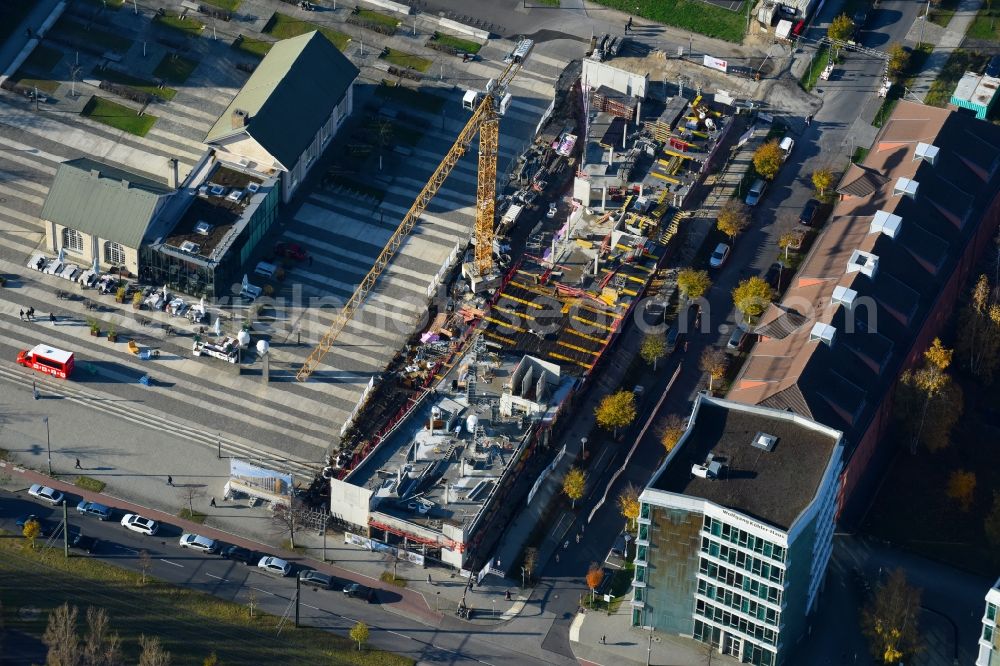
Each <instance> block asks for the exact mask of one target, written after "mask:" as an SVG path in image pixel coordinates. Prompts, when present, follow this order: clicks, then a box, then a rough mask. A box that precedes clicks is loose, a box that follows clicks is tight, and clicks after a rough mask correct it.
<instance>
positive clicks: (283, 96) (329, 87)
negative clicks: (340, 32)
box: [205, 30, 360, 169]
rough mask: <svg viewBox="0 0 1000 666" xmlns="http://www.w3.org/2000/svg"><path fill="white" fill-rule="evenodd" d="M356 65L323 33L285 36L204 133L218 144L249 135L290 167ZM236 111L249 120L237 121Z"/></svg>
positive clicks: (355, 71)
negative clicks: (222, 140) (234, 116)
mask: <svg viewBox="0 0 1000 666" xmlns="http://www.w3.org/2000/svg"><path fill="white" fill-rule="evenodd" d="M359 73H360V72H359V71H358V68H357V67H355V66H354V64H353V63H351V61H350V60H348V59H347V58H346V57H345V56H344V54H343V53H341V52H340V51H339V50H337V47H336V46H334V45H333V43H332V42H330V40H329V39H327V38H326V37H325V36H324V35H323V34H321V33H319V32H316V31H315V30H314V31H313V32H307V33H306V34H304V35H299V36H298V37H293V38H291V39H283V40H281V41H280V42H278V43H276V44H275V45H274V46H273V47H272V48H271V50H270V51H269V52H268V53H267V55H266V56H264V59H263V60H262V61H261V63H260V64H259V65H258V66H257V69H256V70H254V73H253V74H252V75H251V76H250V78H249V80H247V82H246V83H245V84H244V85H243V87H242V88H241V89H240V91H239V92H238V93H237V94H236V97H234V98H233V101H232V103H230V105H229V107H228V108H227V109H226V111H225V113H223V114H222V115H221V116H220V117H219V119H218V120H217V121H215V124H214V125H213V126H212V128H211V129H210V130H209V131H208V135H207V136H206V137H205V143H209V144H211V143H215V142H217V141H219V140H221V139H225V138H227V137H230V136H234V135H237V134H248V135H249V136H251V137H253V139H254V140H255V141H256V142H257V143H259V144H260V145H261V146H262V147H263V148H264V150H266V151H267V152H268V153H270V154H271V155H272V156H273V157H274V158H275V159H277V160H278V161H279V162H280V163H281V164H282V165H283V166H284V167H286V168H288V169H291V168H292V167H293V166H295V162H296V161H297V160H298V159H299V156H300V155H301V154H302V153H303V151H305V149H306V148H308V147H309V144H311V143H312V142H313V139H314V138H315V136H316V132H318V131H319V128H320V127H322V126H323V124H324V123H325V122H326V121H327V119H329V117H330V114H331V113H333V110H334V109H335V108H336V106H337V105H338V104H339V103H340V101H341V100H342V99H344V95H346V94H347V90H348V89H349V88H350V87H351V84H352V83H353V82H354V79H356V78H357V77H358V74H359ZM236 111H241V112H245V114H246V121H245V123H244V122H239V123H237V122H234V121H233V114H234V112H236Z"/></svg>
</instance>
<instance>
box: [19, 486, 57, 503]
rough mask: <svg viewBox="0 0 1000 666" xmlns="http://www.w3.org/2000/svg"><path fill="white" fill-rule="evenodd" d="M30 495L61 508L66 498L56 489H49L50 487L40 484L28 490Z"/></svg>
mask: <svg viewBox="0 0 1000 666" xmlns="http://www.w3.org/2000/svg"><path fill="white" fill-rule="evenodd" d="M28 494H29V495H31V496H32V497H34V498H35V499H40V500H42V501H43V502H48V503H49V504H51V505H53V506H59V505H60V504H62V503H63V498H64V496H63V494H62V493H61V492H59V491H58V490H56V489H55V488H49V487H48V486H43V485H42V484H40V483H36V484H33V485H32V486H31V487H30V488H28Z"/></svg>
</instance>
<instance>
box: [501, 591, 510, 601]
mask: <svg viewBox="0 0 1000 666" xmlns="http://www.w3.org/2000/svg"><path fill="white" fill-rule="evenodd" d="M503 598H504V599H506V600H507V601H510V590H504V591H503Z"/></svg>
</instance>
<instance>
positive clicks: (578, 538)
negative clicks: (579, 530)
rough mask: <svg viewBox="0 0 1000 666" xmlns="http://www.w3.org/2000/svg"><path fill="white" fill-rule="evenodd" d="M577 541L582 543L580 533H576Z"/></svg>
mask: <svg viewBox="0 0 1000 666" xmlns="http://www.w3.org/2000/svg"><path fill="white" fill-rule="evenodd" d="M576 542H577V543H580V535H579V534H577V535H576Z"/></svg>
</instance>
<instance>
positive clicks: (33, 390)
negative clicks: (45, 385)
mask: <svg viewBox="0 0 1000 666" xmlns="http://www.w3.org/2000/svg"><path fill="white" fill-rule="evenodd" d="M31 395H33V396H34V397H35V400H38V398H40V397H41V394H39V393H38V386H36V385H35V382H34V381H32V382H31Z"/></svg>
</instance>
